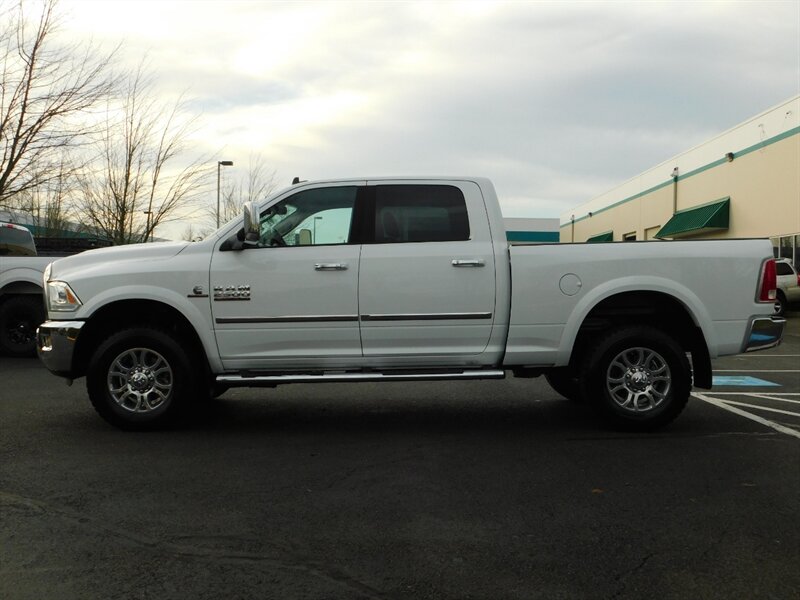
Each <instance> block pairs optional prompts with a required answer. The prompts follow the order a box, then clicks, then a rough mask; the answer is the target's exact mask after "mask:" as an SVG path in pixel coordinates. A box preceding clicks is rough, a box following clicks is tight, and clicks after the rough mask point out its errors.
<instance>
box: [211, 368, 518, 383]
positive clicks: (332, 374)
mask: <svg viewBox="0 0 800 600" xmlns="http://www.w3.org/2000/svg"><path fill="white" fill-rule="evenodd" d="M505 376H506V373H505V371H503V370H501V369H467V370H454V371H427V372H426V371H417V372H414V371H402V372H395V373H393V372H380V371H376V372H363V371H358V372H346V371H323V372H322V373H306V374H303V373H298V374H294V375H279V374H275V375H272V374H269V375H257V374H252V375H251V374H248V373H246V374H244V375H242V374H236V375H233V374H231V375H218V376H217V383H221V384H224V385H226V386H229V387H258V386H274V385H280V384H284V383H334V382H348V381H351V382H355V381H434V380H439V379H503V378H505Z"/></svg>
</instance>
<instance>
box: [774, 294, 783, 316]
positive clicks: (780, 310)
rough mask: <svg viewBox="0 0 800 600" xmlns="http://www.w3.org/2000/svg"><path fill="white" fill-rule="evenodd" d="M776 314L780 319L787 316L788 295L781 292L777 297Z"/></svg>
mask: <svg viewBox="0 0 800 600" xmlns="http://www.w3.org/2000/svg"><path fill="white" fill-rule="evenodd" d="M775 314H776V315H778V316H779V317H783V316H784V315H786V295H785V294H784V293H783V292H782V291H781V290H778V292H777V294H776V296H775Z"/></svg>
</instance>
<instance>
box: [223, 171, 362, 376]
mask: <svg viewBox="0 0 800 600" xmlns="http://www.w3.org/2000/svg"><path fill="white" fill-rule="evenodd" d="M358 190H359V186H357V185H353V184H352V183H351V184H349V185H342V184H338V185H337V184H330V185H326V186H324V187H316V188H313V189H309V190H301V191H298V192H295V193H294V194H291V195H289V196H288V197H285V198H284V199H282V200H279V201H278V202H276V203H273V204H271V205H270V206H268V207H266V208H264V209H263V211H262V213H261V215H260V222H261V236H260V240H259V244H258V247H256V248H247V249H245V250H240V251H220V250H217V251H216V252H215V253H214V256H213V259H212V263H211V305H212V313H213V317H214V328H215V332H216V338H217V346H218V348H219V352H220V356H221V358H222V362H223V365H224V367H225V368H226V369H271V368H274V369H287V368H309V367H312V368H322V367H331V368H335V367H336V366H339V365H347V364H350V363H352V362H353V361H354V360H355V361H357V360H359V359H360V358H361V340H360V337H359V326H358V325H359V324H358V268H359V254H360V245H359V244H357V243H351V222H352V218H353V213H354V210H355V202H356V196H357V194H358Z"/></svg>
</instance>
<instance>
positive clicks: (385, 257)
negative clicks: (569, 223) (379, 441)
mask: <svg viewBox="0 0 800 600" xmlns="http://www.w3.org/2000/svg"><path fill="white" fill-rule="evenodd" d="M44 281H45V295H46V300H47V306H48V311H49V319H50V320H49V321H47V322H45V323H44V324H42V325H41V326H40V328H39V330H38V349H39V355H40V357H41V359H42V360H43V361H44V363H45V365H46V366H47V367H48V368H49V369H50V370H51V371H52V372H53V373H55V374H56V375H60V376H62V377H65V378H68V379H70V380H71V379H74V378H78V377H82V376H86V385H87V390H88V395H89V398H90V400H91V402H92V404H93V405H94V407H95V409H96V410H97V412H98V413H99V414H100V415H101V416H102V417H103V418H105V419H106V420H107V421H109V422H110V423H112V424H114V425H117V426H119V427H122V428H131V429H137V428H139V429H140V428H149V427H155V426H163V425H164V424H166V423H169V422H171V421H173V420H174V419H175V418H176V417H178V416H179V415H180V414H182V413H183V412H184V411H185V410H186V409H189V408H191V407H192V406H193V404H194V403H195V402H197V401H200V400H204V399H208V398H209V397H212V396H214V395H216V394H219V393H220V392H222V391H223V390H225V389H227V388H229V387H233V386H275V385H278V384H285V383H309V382H356V381H398V380H401V381H406V380H431V379H490V378H502V377H504V376H505V375H506V374H507V373H508V372H511V373H513V374H514V375H515V376H521V377H526V376H527V377H531V376H537V375H545V376H546V377H547V379H548V381H549V382H550V383H551V385H552V386H553V387H554V388H555V390H556V391H557V392H559V393H561V394H562V395H564V396H566V397H568V398H572V399H582V400H584V401H586V402H591V403H592V404H594V405H595V406H596V407H597V408H598V409H599V411H600V412H601V414H603V415H604V416H605V417H606V418H608V419H610V420H611V421H612V422H614V423H615V424H616V425H620V426H623V427H628V428H636V429H653V428H656V427H659V426H662V425H664V424H666V423H668V422H670V421H671V420H672V419H674V418H675V417H676V416H677V415H678V414H679V413H680V412H681V410H682V409H683V408H684V406H685V405H686V403H687V400H688V398H689V394H690V390H691V387H692V385H695V386H698V387H703V388H710V387H711V363H710V360H711V358H713V357H717V356H723V355H728V354H737V353H741V352H748V351H751V350H758V349H762V348H768V347H771V346H774V345H776V344H778V343H779V342H780V339H781V336H782V333H783V327H784V324H785V321H784V320H783V319H781V318H777V317H775V316H773V311H774V304H775V294H776V292H775V261H774V260H773V259H772V248H771V245H770V243H769V242H768V241H766V240H722V241H704V242H696V241H675V242H642V243H624V244H623V243H619V244H614V243H610V244H602V245H592V246H589V245H585V244H542V245H528V246H526V245H515V246H512V247H509V244H508V243H507V241H506V236H505V231H504V229H503V219H502V215H501V212H500V207H499V204H498V201H497V197H496V195H495V191H494V188H493V186H492V184H491V182H490V181H489V180H487V179H482V178H418V179H411V178H401V179H398V178H381V179H358V180H338V181H323V182H312V183H301V184H298V185H294V186H292V187H290V188H288V189H286V190H283V191H281V192H279V193H277V194H275V195H273V196H272V197H270V198H268V199H267V200H265V201H263V202H260V203H249V204H246V205H245V206H244V211H243V218H241V219H237V220H235V221H232V222H230V223H228V224H227V225H225V226H223V227H222V228H220V229H219V230H218V231H217V232H216V233H215V234H214V235H212V236H210V237H209V238H207V239H206V240H204V241H201V242H195V243H156V244H144V245H137V246H127V247H115V248H108V249H102V250H93V251H90V252H86V253H83V254H80V255H77V256H73V257H69V258H64V259H61V260H58V261H56V262H54V263H53V264H52V265H50V267H48V269H47V271H46V272H45V274H44Z"/></svg>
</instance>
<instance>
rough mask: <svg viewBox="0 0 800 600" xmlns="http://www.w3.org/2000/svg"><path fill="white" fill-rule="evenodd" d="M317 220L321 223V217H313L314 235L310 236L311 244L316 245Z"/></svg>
mask: <svg viewBox="0 0 800 600" xmlns="http://www.w3.org/2000/svg"><path fill="white" fill-rule="evenodd" d="M317 220H319V221H322V217H314V235H312V236H311V243H312V244H316V243H317Z"/></svg>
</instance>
